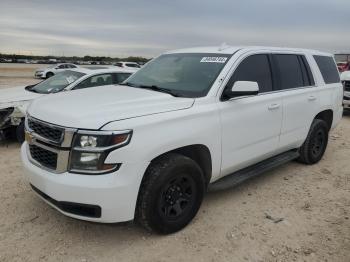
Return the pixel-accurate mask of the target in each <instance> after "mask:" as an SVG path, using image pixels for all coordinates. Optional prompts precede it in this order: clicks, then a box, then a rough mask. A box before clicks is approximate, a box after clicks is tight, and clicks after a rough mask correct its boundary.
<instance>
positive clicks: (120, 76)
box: [114, 73, 131, 84]
mask: <svg viewBox="0 0 350 262" xmlns="http://www.w3.org/2000/svg"><path fill="white" fill-rule="evenodd" d="M130 75H131V73H118V74H115V80H114V84H120V83H122V82H124V81H125V80H126V79H127V78H128V77H129V76H130Z"/></svg>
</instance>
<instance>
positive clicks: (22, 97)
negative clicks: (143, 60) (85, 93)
mask: <svg viewBox="0 0 350 262" xmlns="http://www.w3.org/2000/svg"><path fill="white" fill-rule="evenodd" d="M64 65H69V64H64ZM59 70H60V69H57V71H56V72H55V75H54V76H52V77H50V78H49V79H46V80H44V81H42V82H40V83H38V84H35V85H30V86H26V87H23V86H20V87H15V88H8V89H1V90H0V133H2V134H3V136H6V133H11V132H16V136H17V139H18V140H19V141H21V142H23V141H24V117H25V114H26V113H25V112H26V109H27V106H28V105H29V103H30V102H31V101H32V100H33V99H36V98H38V97H41V96H42V95H47V94H54V93H58V92H61V91H70V90H78V89H85V88H89V87H95V86H104V85H111V84H119V83H122V82H123V81H124V80H125V79H127V78H128V77H129V76H130V75H131V74H132V73H134V72H136V70H137V69H123V68H107V69H87V68H82V67H75V68H74V69H71V68H69V70H67V69H66V68H65V69H64V70H62V71H59ZM48 73H49V72H47V73H46V74H48ZM55 110H59V109H57V108H55Z"/></svg>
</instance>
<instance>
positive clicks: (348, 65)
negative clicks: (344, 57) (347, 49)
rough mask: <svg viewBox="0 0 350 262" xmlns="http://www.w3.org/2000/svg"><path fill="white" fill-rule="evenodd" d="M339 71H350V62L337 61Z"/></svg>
mask: <svg viewBox="0 0 350 262" xmlns="http://www.w3.org/2000/svg"><path fill="white" fill-rule="evenodd" d="M337 66H338V70H339V72H340V73H341V72H344V71H350V62H339V63H337Z"/></svg>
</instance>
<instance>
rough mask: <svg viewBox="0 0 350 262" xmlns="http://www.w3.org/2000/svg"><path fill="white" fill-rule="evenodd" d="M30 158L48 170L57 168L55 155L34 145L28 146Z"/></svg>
mask: <svg viewBox="0 0 350 262" xmlns="http://www.w3.org/2000/svg"><path fill="white" fill-rule="evenodd" d="M29 151H30V155H31V157H32V158H33V159H34V160H35V161H37V162H38V163H39V164H40V165H42V166H44V167H47V168H50V169H56V168H57V154H56V153H54V152H51V151H48V150H46V149H44V148H41V147H38V146H36V145H29Z"/></svg>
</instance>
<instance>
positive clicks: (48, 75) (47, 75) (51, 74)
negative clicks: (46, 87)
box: [46, 72, 54, 79]
mask: <svg viewBox="0 0 350 262" xmlns="http://www.w3.org/2000/svg"><path fill="white" fill-rule="evenodd" d="M53 75H54V73H52V72H48V73H46V79H48V78H50V77H51V76H53Z"/></svg>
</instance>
